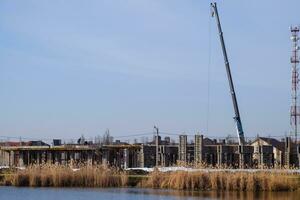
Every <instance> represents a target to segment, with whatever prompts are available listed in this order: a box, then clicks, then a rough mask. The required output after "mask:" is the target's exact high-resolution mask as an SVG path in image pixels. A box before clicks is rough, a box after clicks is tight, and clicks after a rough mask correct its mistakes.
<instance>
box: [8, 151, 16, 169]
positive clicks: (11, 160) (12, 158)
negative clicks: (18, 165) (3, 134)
mask: <svg viewBox="0 0 300 200" xmlns="http://www.w3.org/2000/svg"><path fill="white" fill-rule="evenodd" d="M9 166H10V167H14V166H15V152H14V151H10V152H9Z"/></svg>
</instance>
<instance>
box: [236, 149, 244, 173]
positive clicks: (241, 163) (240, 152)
mask: <svg viewBox="0 0 300 200" xmlns="http://www.w3.org/2000/svg"><path fill="white" fill-rule="evenodd" d="M238 148H239V167H240V168H241V169H243V168H244V167H245V158H244V146H243V145H239V146H238Z"/></svg>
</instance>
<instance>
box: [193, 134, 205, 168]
mask: <svg viewBox="0 0 300 200" xmlns="http://www.w3.org/2000/svg"><path fill="white" fill-rule="evenodd" d="M194 156H195V162H196V163H202V162H203V158H202V156H203V135H195V146H194Z"/></svg>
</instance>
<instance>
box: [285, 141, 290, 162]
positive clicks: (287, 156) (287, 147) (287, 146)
mask: <svg viewBox="0 0 300 200" xmlns="http://www.w3.org/2000/svg"><path fill="white" fill-rule="evenodd" d="M290 153H291V138H290V137H286V138H285V165H286V167H290Z"/></svg>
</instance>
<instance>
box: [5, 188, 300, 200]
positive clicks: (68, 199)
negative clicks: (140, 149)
mask: <svg viewBox="0 0 300 200" xmlns="http://www.w3.org/2000/svg"><path fill="white" fill-rule="evenodd" d="M6 199H7V200H101V199H103V200H140V199H142V200H150V199H151V200H155V199H159V200H168V199H177V200H181V199H191V200H192V199H203V200H213V199H231V200H233V199H242V200H243V199H244V200H248V199H249V200H250V199H272V200H292V199H295V200H296V199H297V200H298V199H300V192H299V191H298V192H271V193H270V192H268V193H259V194H254V193H238V192H225V193H217V192H183V191H174V190H153V189H137V188H121V189H115V188H111V189H89V188H16V187H0V200H6Z"/></svg>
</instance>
